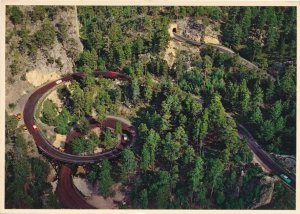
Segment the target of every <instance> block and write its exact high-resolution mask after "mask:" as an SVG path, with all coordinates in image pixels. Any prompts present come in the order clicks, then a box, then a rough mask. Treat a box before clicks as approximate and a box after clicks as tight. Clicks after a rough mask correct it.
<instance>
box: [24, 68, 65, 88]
mask: <svg viewBox="0 0 300 214" xmlns="http://www.w3.org/2000/svg"><path fill="white" fill-rule="evenodd" d="M59 78H60V76H59V75H58V74H57V73H56V72H43V71H40V70H32V71H29V72H28V73H26V79H27V81H28V82H29V83H31V84H32V85H34V86H36V87H37V86H40V85H42V84H44V83H46V82H49V81H53V80H56V79H59Z"/></svg>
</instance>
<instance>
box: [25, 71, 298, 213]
mask: <svg viewBox="0 0 300 214" xmlns="http://www.w3.org/2000/svg"><path fill="white" fill-rule="evenodd" d="M84 76H85V74H83V73H75V74H70V75H68V76H65V77H63V78H61V79H58V80H56V81H53V82H50V83H48V84H46V85H44V86H42V87H40V88H38V89H37V90H36V91H35V92H33V93H32V95H31V96H30V97H29V99H28V101H27V103H26V105H25V108H24V111H23V115H24V122H25V124H26V126H27V128H28V131H29V133H30V134H31V135H32V136H33V138H34V140H35V143H36V145H37V147H38V148H39V149H40V151H41V152H42V153H44V154H45V155H47V156H48V157H50V158H53V159H55V160H58V161H61V162H63V163H65V165H63V166H62V167H61V169H60V174H59V179H58V186H57V195H58V197H59V199H60V202H61V203H62V204H63V206H64V207H65V208H73V209H93V208H95V207H93V206H91V205H89V204H88V203H87V202H86V201H85V199H84V197H83V196H82V195H81V193H80V192H79V191H78V189H77V188H76V187H75V186H74V184H73V181H72V172H73V170H72V167H71V166H70V165H68V164H88V163H95V162H99V161H100V160H103V159H108V158H113V157H116V156H118V155H119V154H120V153H121V152H122V150H123V146H122V145H121V144H119V145H121V146H120V147H116V148H114V149H112V150H110V151H107V152H104V153H99V154H94V155H88V156H80V155H72V154H67V153H63V152H60V151H59V150H57V148H55V147H53V146H52V145H51V143H50V142H49V141H48V140H47V139H46V138H45V137H44V136H43V134H42V132H41V131H40V130H39V128H37V127H36V128H34V125H35V124H36V121H35V118H34V113H35V107H36V105H37V103H38V101H39V99H41V98H42V96H43V95H44V94H45V93H46V92H48V91H49V90H50V89H53V88H55V87H57V86H58V84H60V83H61V82H67V81H71V80H77V79H79V78H82V77H84ZM94 76H95V77H105V78H111V79H122V80H130V79H131V78H130V77H129V76H127V75H124V74H120V73H118V72H112V71H106V72H99V71H96V72H94ZM59 80H61V82H59V83H58V82H57V81H59ZM199 101H200V102H202V103H203V100H201V99H199ZM116 121H120V120H119V119H118V118H114V117H110V118H107V119H106V120H104V121H103V123H101V126H104V127H111V128H114V127H115V123H116ZM120 122H121V124H122V129H123V130H124V131H126V132H127V133H128V135H129V139H130V141H129V143H128V145H127V146H129V145H131V144H132V143H133V142H134V141H135V139H136V132H135V128H134V127H133V126H131V124H129V123H125V122H123V121H120ZM237 127H238V132H239V134H240V136H241V137H245V138H247V140H248V145H249V147H250V149H251V150H252V151H253V152H254V153H255V154H256V155H257V156H258V157H259V158H260V160H261V161H262V162H263V163H264V164H265V165H266V166H267V167H268V168H270V169H271V170H272V172H273V173H274V174H276V175H280V174H282V173H284V174H286V175H288V176H289V177H290V178H291V180H292V182H291V183H290V184H289V186H290V187H292V188H293V189H295V178H294V177H292V176H291V175H290V174H289V173H287V172H286V170H284V169H283V168H282V167H280V166H279V165H278V164H277V163H276V162H274V161H273V160H272V159H271V158H270V157H269V155H268V154H267V153H266V152H265V151H264V150H263V149H262V148H261V147H260V146H259V145H258V144H257V142H256V141H255V140H254V138H253V137H252V135H251V134H250V133H249V131H248V130H247V129H246V128H245V127H243V126H242V125H241V124H237Z"/></svg>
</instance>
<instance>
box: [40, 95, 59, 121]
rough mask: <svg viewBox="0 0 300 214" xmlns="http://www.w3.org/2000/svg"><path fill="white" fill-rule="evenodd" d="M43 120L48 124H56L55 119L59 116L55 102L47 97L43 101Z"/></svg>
mask: <svg viewBox="0 0 300 214" xmlns="http://www.w3.org/2000/svg"><path fill="white" fill-rule="evenodd" d="M41 113H42V118H41V120H42V122H43V123H46V124H48V125H54V124H55V119H56V116H57V109H56V106H55V104H54V103H53V102H52V101H51V100H49V99H46V100H45V101H44V103H43V109H42V112H41Z"/></svg>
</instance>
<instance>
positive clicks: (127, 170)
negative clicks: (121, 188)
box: [121, 149, 145, 197]
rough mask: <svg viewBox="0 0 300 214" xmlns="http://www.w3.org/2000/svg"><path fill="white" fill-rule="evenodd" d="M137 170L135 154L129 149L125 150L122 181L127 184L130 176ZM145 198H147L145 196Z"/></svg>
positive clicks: (123, 153)
mask: <svg viewBox="0 0 300 214" xmlns="http://www.w3.org/2000/svg"><path fill="white" fill-rule="evenodd" d="M136 168H137V163H136V160H135V156H134V153H133V152H132V151H131V150H129V149H124V150H123V152H122V171H121V179H122V180H123V181H124V182H126V181H127V180H128V177H129V175H130V174H131V173H132V172H133V171H134V170H135V169H136ZM143 197H145V196H143Z"/></svg>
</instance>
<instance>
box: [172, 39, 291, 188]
mask: <svg viewBox="0 0 300 214" xmlns="http://www.w3.org/2000/svg"><path fill="white" fill-rule="evenodd" d="M173 34H174V38H175V39H177V40H178V41H181V42H185V43H187V44H191V45H195V46H201V45H207V46H212V47H214V48H216V49H217V50H219V51H222V52H226V53H229V54H230V55H235V53H234V51H232V50H231V49H229V48H226V47H224V46H221V45H214V44H202V43H200V42H196V41H193V40H190V39H188V38H185V37H183V36H181V35H179V34H176V33H173ZM239 58H240V60H241V61H242V62H243V64H244V65H245V66H247V67H248V68H254V69H257V70H259V68H258V67H257V66H256V65H254V64H253V63H251V62H249V61H248V60H246V59H244V58H242V57H239ZM267 76H270V75H269V74H267ZM271 77H272V76H271ZM193 97H194V98H195V99H197V100H198V101H199V102H200V103H202V104H203V103H204V101H203V99H201V98H200V97H198V96H193ZM237 129H238V133H239V135H240V137H242V138H246V139H247V141H248V145H249V148H250V149H251V150H252V151H253V153H254V154H255V155H256V156H257V157H258V158H259V159H260V160H261V162H262V163H263V164H264V165H266V166H267V167H268V168H269V169H270V170H271V171H272V172H273V173H274V174H275V175H277V176H278V177H279V178H280V179H282V178H281V177H280V174H285V175H287V176H288V177H289V178H290V179H291V183H290V184H287V183H285V182H284V183H285V184H287V185H288V186H289V187H291V188H292V189H293V190H295V188H296V178H295V177H294V176H293V175H291V174H290V173H288V171H287V170H285V169H284V168H282V167H281V166H279V165H278V164H277V163H276V162H275V161H274V160H272V159H271V158H270V156H269V155H268V153H267V152H266V151H264V150H263V149H262V148H261V146H260V145H259V144H258V143H257V142H256V140H255V139H254V138H253V136H252V135H251V134H250V132H249V131H248V130H247V129H246V128H245V127H244V126H243V125H241V124H238V123H237Z"/></svg>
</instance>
